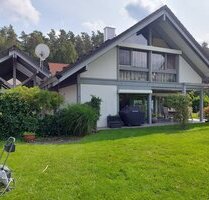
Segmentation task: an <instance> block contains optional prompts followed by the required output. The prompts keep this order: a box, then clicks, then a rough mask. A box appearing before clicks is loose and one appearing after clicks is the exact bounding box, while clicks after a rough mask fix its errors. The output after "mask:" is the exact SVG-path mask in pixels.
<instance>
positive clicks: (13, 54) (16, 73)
mask: <svg viewBox="0 0 209 200" xmlns="http://www.w3.org/2000/svg"><path fill="white" fill-rule="evenodd" d="M49 77H50V72H49V70H48V69H47V68H46V67H45V66H41V67H40V62H39V61H38V60H35V59H33V58H31V56H29V55H27V54H26V53H25V52H23V51H21V50H20V49H18V48H17V47H15V46H14V47H11V48H9V49H7V50H5V51H2V52H0V87H1V88H12V87H16V86H18V85H25V86H28V87H31V86H35V85H38V86H39V85H41V84H42V83H43V82H45V81H46V80H47V79H48V78H49Z"/></svg>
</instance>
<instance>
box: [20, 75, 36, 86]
mask: <svg viewBox="0 0 209 200" xmlns="http://www.w3.org/2000/svg"><path fill="white" fill-rule="evenodd" d="M34 77H36V74H33V76H31V77H29V78H27V79H26V80H24V81H23V82H22V83H21V84H20V85H25V84H26V83H28V82H29V81H31V80H32V79H34Z"/></svg>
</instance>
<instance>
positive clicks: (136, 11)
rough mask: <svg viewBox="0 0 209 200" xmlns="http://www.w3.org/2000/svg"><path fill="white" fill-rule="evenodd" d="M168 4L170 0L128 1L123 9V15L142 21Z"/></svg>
mask: <svg viewBox="0 0 209 200" xmlns="http://www.w3.org/2000/svg"><path fill="white" fill-rule="evenodd" d="M166 3H168V0H127V1H126V2H125V5H124V7H123V13H124V14H126V15H128V16H129V17H131V18H133V19H137V20H140V19H141V18H143V17H145V16H147V15H148V14H150V13H152V12H154V11H155V10H157V9H158V8H160V7H161V6H163V5H164V4H166Z"/></svg>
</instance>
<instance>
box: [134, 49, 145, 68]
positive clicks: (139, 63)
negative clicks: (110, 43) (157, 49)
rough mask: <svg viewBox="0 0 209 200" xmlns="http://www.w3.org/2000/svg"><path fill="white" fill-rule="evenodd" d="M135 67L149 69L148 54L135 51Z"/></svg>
mask: <svg viewBox="0 0 209 200" xmlns="http://www.w3.org/2000/svg"><path fill="white" fill-rule="evenodd" d="M132 59H133V63H132V65H133V67H142V68H147V52H143V51H133V52H132Z"/></svg>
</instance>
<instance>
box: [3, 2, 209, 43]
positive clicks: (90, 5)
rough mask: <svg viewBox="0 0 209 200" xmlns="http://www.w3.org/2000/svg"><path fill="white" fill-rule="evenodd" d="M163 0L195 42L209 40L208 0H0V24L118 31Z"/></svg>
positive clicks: (19, 28)
mask: <svg viewBox="0 0 209 200" xmlns="http://www.w3.org/2000/svg"><path fill="white" fill-rule="evenodd" d="M200 2H201V3H200ZM165 4H166V5H167V6H168V7H169V8H170V9H171V10H172V11H173V12H174V14H175V15H176V16H177V18H178V19H179V20H180V21H181V22H182V23H183V24H184V26H185V27H186V28H187V29H188V30H189V32H190V33H191V34H192V35H193V36H194V38H195V39H196V40H197V41H198V42H199V43H202V42H203V41H206V42H209V26H208V25H207V24H208V23H207V20H208V19H209V12H208V9H209V1H208V0H201V1H196V0H184V1H182V0H0V27H3V26H8V25H10V24H12V25H13V27H14V29H15V31H16V32H17V33H18V34H20V33H21V31H25V32H26V33H30V32H32V31H33V30H39V31H42V32H43V33H44V34H45V35H46V34H47V33H48V32H50V30H51V29H54V30H55V31H56V32H57V34H58V33H59V30H60V29H65V30H66V31H69V30H70V31H73V32H74V33H75V34H79V33H80V32H88V33H91V31H96V30H100V31H103V28H104V27H105V26H112V27H115V28H116V34H119V33H121V32H122V31H124V30H126V29H127V28H129V27H130V26H132V25H134V24H135V23H136V22H138V21H140V20H141V19H143V18H144V17H146V16H147V15H149V14H150V13H152V12H153V11H155V10H156V9H158V8H160V7H161V6H163V5H165Z"/></svg>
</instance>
